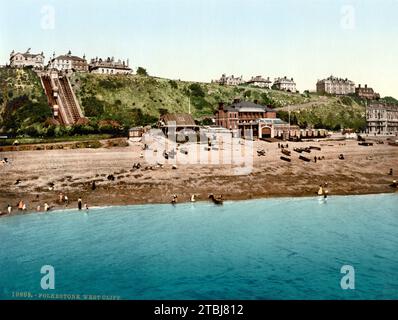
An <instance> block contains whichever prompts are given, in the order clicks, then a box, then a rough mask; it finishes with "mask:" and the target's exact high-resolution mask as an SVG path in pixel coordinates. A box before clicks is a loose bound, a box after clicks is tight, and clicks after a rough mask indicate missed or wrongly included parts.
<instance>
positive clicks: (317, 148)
mask: <svg viewBox="0 0 398 320" xmlns="http://www.w3.org/2000/svg"><path fill="white" fill-rule="evenodd" d="M310 149H311V150H318V151H321V148H319V147H314V146H310Z"/></svg>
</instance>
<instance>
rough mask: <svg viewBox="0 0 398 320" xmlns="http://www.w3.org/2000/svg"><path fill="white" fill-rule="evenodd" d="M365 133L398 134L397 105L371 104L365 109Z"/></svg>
mask: <svg viewBox="0 0 398 320" xmlns="http://www.w3.org/2000/svg"><path fill="white" fill-rule="evenodd" d="M366 122H367V133H369V134H375V135H376V134H377V135H397V134H398V105H394V104H387V103H382V102H372V103H370V104H369V105H368V106H367V108H366Z"/></svg>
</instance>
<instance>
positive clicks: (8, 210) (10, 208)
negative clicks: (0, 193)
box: [7, 205, 12, 214]
mask: <svg viewBox="0 0 398 320" xmlns="http://www.w3.org/2000/svg"><path fill="white" fill-rule="evenodd" d="M7 212H8V214H11V212H12V207H11V206H10V205H8V206H7Z"/></svg>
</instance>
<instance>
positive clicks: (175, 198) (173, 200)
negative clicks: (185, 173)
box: [171, 194, 177, 205]
mask: <svg viewBox="0 0 398 320" xmlns="http://www.w3.org/2000/svg"><path fill="white" fill-rule="evenodd" d="M171 203H172V204H173V205H174V204H176V203H177V195H176V194H175V195H173V199H172V200H171Z"/></svg>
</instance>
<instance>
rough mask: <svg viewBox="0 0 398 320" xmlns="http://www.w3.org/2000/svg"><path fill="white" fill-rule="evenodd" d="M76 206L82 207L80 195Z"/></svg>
mask: <svg viewBox="0 0 398 320" xmlns="http://www.w3.org/2000/svg"><path fill="white" fill-rule="evenodd" d="M77 208H78V209H79V210H81V209H82V198H80V197H79V199H77Z"/></svg>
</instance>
